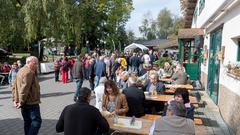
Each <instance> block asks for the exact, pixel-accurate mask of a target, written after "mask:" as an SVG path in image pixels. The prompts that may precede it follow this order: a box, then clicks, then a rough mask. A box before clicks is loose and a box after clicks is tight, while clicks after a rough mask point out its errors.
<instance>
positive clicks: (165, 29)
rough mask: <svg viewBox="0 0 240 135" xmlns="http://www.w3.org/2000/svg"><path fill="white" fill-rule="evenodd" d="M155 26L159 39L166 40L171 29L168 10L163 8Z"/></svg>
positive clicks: (170, 16) (170, 15)
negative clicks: (156, 26)
mask: <svg viewBox="0 0 240 135" xmlns="http://www.w3.org/2000/svg"><path fill="white" fill-rule="evenodd" d="M157 24H158V29H159V36H160V38H165V39H166V38H167V36H168V35H169V34H170V33H171V28H172V27H173V19H172V14H171V12H170V10H168V9H167V8H164V9H162V10H161V11H160V13H159V15H158V18H157Z"/></svg>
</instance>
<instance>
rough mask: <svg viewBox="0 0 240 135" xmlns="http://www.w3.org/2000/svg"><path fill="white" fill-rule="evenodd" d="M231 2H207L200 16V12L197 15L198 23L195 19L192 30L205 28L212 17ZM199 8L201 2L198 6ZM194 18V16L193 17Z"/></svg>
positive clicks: (219, 0) (217, 0)
mask: <svg viewBox="0 0 240 135" xmlns="http://www.w3.org/2000/svg"><path fill="white" fill-rule="evenodd" d="M226 1H230V0H205V7H204V8H203V10H202V12H201V14H200V15H199V10H198V13H197V20H196V22H195V21H194V19H195V18H194V19H193V23H192V28H203V25H204V23H206V22H207V21H209V19H210V17H211V16H212V15H213V14H214V13H215V12H216V11H217V10H218V9H219V8H220V7H221V6H222V5H223V4H224V3H225V2H226ZM196 7H198V8H199V0H198V2H197V6H196ZM193 17H194V16H193Z"/></svg>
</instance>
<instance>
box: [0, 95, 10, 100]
mask: <svg viewBox="0 0 240 135" xmlns="http://www.w3.org/2000/svg"><path fill="white" fill-rule="evenodd" d="M8 98H12V97H11V96H10V97H9V96H8V97H0V100H3V99H8Z"/></svg>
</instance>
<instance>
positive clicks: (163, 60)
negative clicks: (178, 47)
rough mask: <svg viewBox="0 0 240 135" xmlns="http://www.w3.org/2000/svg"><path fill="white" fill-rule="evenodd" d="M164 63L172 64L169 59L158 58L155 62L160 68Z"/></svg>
mask: <svg viewBox="0 0 240 135" xmlns="http://www.w3.org/2000/svg"><path fill="white" fill-rule="evenodd" d="M165 62H168V63H172V59H171V57H161V58H160V59H159V60H157V61H156V62H155V63H156V64H157V65H158V66H159V67H160V68H163V67H164V63H165Z"/></svg>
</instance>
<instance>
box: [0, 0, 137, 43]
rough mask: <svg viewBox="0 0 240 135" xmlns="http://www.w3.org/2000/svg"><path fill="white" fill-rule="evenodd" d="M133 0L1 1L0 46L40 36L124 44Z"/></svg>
mask: <svg viewBox="0 0 240 135" xmlns="http://www.w3.org/2000/svg"><path fill="white" fill-rule="evenodd" d="M132 9H133V8H132V0H117V1H116V0H97V1H96V0H80V1H79V2H77V1H76V0H17V1H16V0H1V1H0V19H1V21H0V26H1V27H0V46H5V45H8V44H12V45H15V44H20V45H22V46H23V45H25V46H27V45H29V44H33V43H35V42H37V41H40V40H41V39H43V38H51V37H52V38H54V39H55V41H56V42H61V43H65V44H76V45H78V46H79V47H80V45H82V46H87V47H92V48H93V47H96V45H100V46H101V45H105V44H106V43H108V44H109V45H113V43H114V42H115V43H117V42H118V44H125V43H124V42H125V41H124V40H123V38H122V39H121V38H120V37H122V35H124V38H125V37H126V36H125V35H126V32H125V29H124V26H125V23H126V21H127V20H128V19H129V17H130V12H131V11H132Z"/></svg>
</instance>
